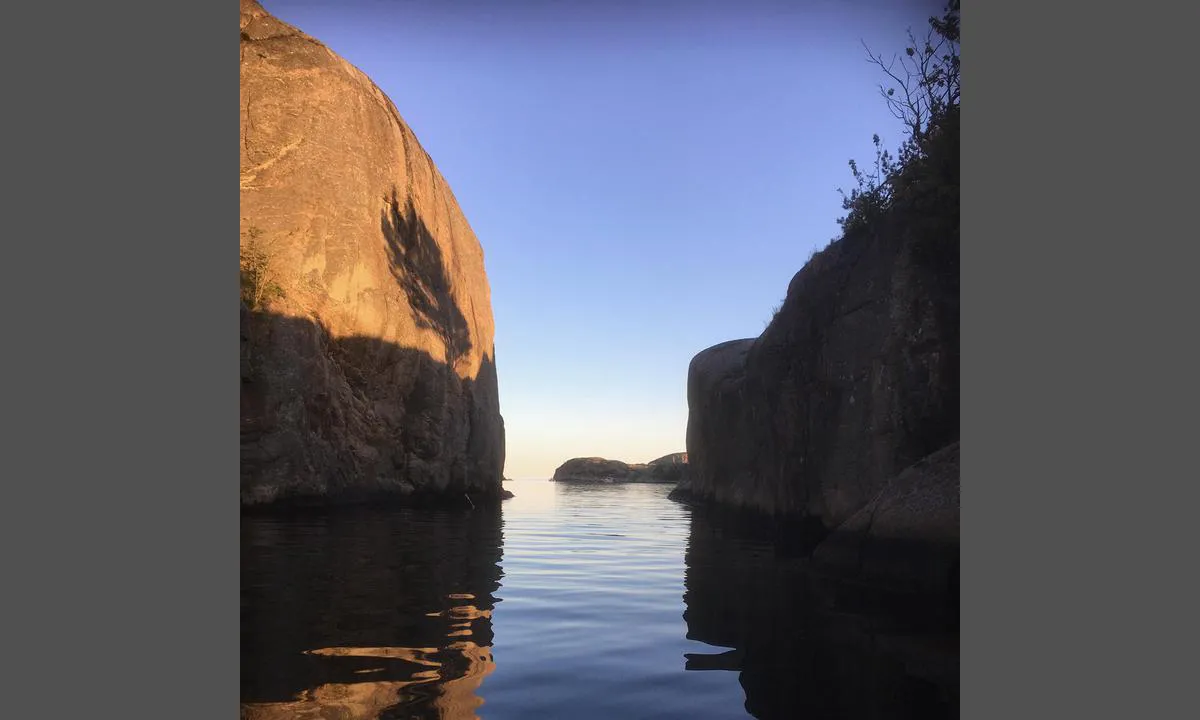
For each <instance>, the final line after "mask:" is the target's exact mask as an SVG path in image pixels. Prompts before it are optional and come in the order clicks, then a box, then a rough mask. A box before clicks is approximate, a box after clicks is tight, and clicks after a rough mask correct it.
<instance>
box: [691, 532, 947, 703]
mask: <svg viewBox="0 0 1200 720" xmlns="http://www.w3.org/2000/svg"><path fill="white" fill-rule="evenodd" d="M788 545H789V544H788V543H786V542H780V540H779V537H778V536H777V535H776V534H775V533H774V531H773V530H772V529H771V528H769V527H766V526H764V525H761V524H760V525H754V524H753V523H747V522H745V521H744V520H741V519H738V518H734V517H731V516H729V515H727V514H722V513H719V512H714V511H712V510H702V509H696V510H695V511H694V512H693V515H692V519H691V532H690V536H689V540H688V548H687V552H686V555H685V562H686V575H685V587H686V590H685V595H684V601H685V611H684V619H685V620H686V622H687V628H688V630H687V637H688V639H690V640H697V641H700V642H704V643H707V644H709V645H714V646H717V647H720V648H728V650H726V651H724V652H714V653H708V654H688V655H687V656H686V658H685V667H686V669H688V670H726V671H737V672H739V680H740V682H741V685H742V688H743V689H744V690H745V693H746V705H745V707H746V710H747V712H749V713H750V714H752V715H753V716H755V717H757V718H760V719H761V720H774V719H776V718H796V717H820V718H830V719H832V718H839V719H840V718H847V719H849V718H854V719H856V720H857V719H860V718H872V719H876V718H877V719H879V720H884V719H887V720H899V719H902V718H922V719H923V720H937V719H939V718H957V717H958V635H957V632H942V631H937V630H929V629H928V628H924V629H917V628H914V627H912V626H909V625H906V624H904V623H902V622H898V621H897V620H896V618H892V619H888V620H885V619H883V618H880V617H870V616H865V615H857V614H854V613H852V612H846V611H844V610H843V609H841V608H838V607H836V606H834V605H831V604H830V601H829V600H828V598H829V597H830V595H829V594H828V588H827V586H826V585H824V584H823V583H822V582H821V581H819V580H817V579H815V578H814V577H813V576H812V575H811V574H810V573H809V571H808V564H807V561H806V560H805V559H804V558H803V557H802V556H801V555H800V554H799V553H797V554H795V556H792V557H789V556H788V555H789V553H788V552H785V551H784V550H783V549H782V548H786V547H788Z"/></svg>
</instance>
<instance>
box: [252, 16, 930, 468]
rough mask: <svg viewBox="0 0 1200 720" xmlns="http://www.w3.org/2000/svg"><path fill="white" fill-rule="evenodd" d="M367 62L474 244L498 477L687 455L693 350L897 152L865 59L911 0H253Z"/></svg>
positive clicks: (799, 253) (756, 309)
mask: <svg viewBox="0 0 1200 720" xmlns="http://www.w3.org/2000/svg"><path fill="white" fill-rule="evenodd" d="M261 2H262V4H263V6H264V7H265V8H266V9H267V10H268V11H270V12H272V13H273V14H275V15H276V16H277V17H279V18H280V19H281V20H283V21H285V22H288V23H291V24H292V25H295V26H296V27H298V28H300V29H301V30H302V31H304V32H306V33H308V34H310V35H312V36H314V37H316V38H317V39H319V40H321V41H322V42H324V43H325V44H326V45H328V46H329V47H330V48H331V49H332V50H334V51H335V52H337V53H338V54H340V55H341V56H342V57H344V58H346V59H347V60H348V61H350V62H351V63H353V64H354V65H355V66H357V67H358V68H359V69H361V70H362V71H363V72H365V73H366V74H367V75H369V76H370V77H371V78H372V79H373V80H374V81H375V82H376V83H377V84H378V85H379V86H380V87H381V88H382V89H383V91H384V92H385V93H387V94H388V96H389V97H391V99H392V101H393V102H395V103H396V106H397V108H398V109H399V110H400V114H401V115H402V116H403V117H404V118H405V120H406V121H407V122H408V123H409V125H410V126H411V127H412V128H413V130H414V132H416V134H417V137H418V138H419V139H420V141H421V144H422V145H423V146H424V147H425V149H426V150H427V151H428V152H429V154H430V155H431V156H432V157H433V160H434V162H435V163H436V164H437V166H438V168H439V169H440V170H441V172H442V174H443V175H444V176H445V177H446V179H447V181H448V182H449V183H450V186H451V188H452V189H453V190H454V194H455V196H456V197H457V199H458V201H459V205H460V206H461V207H462V210H463V212H464V213H465V214H466V217H467V220H468V221H469V222H470V224H471V227H472V228H473V229H474V231H475V234H476V235H477V236H478V237H479V241H480V243H481V244H482V245H483V249H484V254H485V262H486V267H487V273H488V279H489V282H490V283H491V290H492V309H493V312H494V315H495V323H496V363H497V371H498V373H499V383H500V409H501V412H502V414H503V415H504V419H505V425H506V430H507V462H506V467H505V475H506V476H507V477H511V478H546V477H549V476H550V475H551V474H553V472H554V469H555V468H556V467H557V466H558V465H559V464H561V463H562V462H563V461H564V460H567V459H569V458H572V457H579V456H596V455H598V456H603V457H608V458H614V459H620V460H625V461H627V462H645V461H647V460H652V459H654V458H656V457H658V456H661V455H665V454H667V453H671V452H680V451H683V450H684V449H685V448H684V435H685V430H686V426H687V397H686V381H687V368H688V363H689V362H690V361H691V359H692V356H693V355H695V354H696V353H697V352H699V351H700V350H703V349H704V348H706V347H709V346H711V345H714V344H716V343H719V342H723V341H725V340H732V339H736V338H745V337H754V336H757V335H758V334H759V333H760V332H762V330H763V328H764V327H765V326H766V323H767V321H768V320H769V319H770V317H771V314H772V310H773V308H774V307H775V306H776V305H778V304H779V302H780V301H781V300H782V299H783V296H784V294H785V293H786V291H787V285H788V282H789V281H790V280H791V278H792V275H793V274H795V273H796V271H798V270H799V269H800V268H801V267H802V266H803V265H804V263H805V262H806V261H807V260H808V257H809V256H810V255H811V254H812V253H813V252H814V251H815V250H819V249H820V248H822V247H824V246H825V245H826V244H827V243H828V242H829V240H830V239H832V238H833V237H834V236H835V235H837V233H838V226H837V222H836V220H837V218H838V217H839V216H840V215H841V214H842V211H841V198H840V196H839V195H838V193H837V188H838V187H843V188H846V189H847V190H848V189H849V188H850V186H851V185H852V183H853V180H852V178H851V176H850V172H849V169H848V167H847V165H846V161H847V160H848V159H849V158H852V157H853V158H856V159H857V160H858V161H859V163H860V165H863V164H866V163H868V161H869V159H870V158H871V157H872V154H871V153H872V146H871V135H872V134H873V133H876V132H877V133H879V134H880V136H881V138H882V139H883V140H884V142H885V144H886V145H887V146H889V147H890V148H892V149H893V151H894V149H895V148H896V146H898V145H899V142H900V140H901V139H902V129H901V127H900V125H899V123H898V121H896V120H895V119H894V118H892V116H891V114H890V113H889V112H888V109H887V107H886V105H885V104H884V102H883V100H882V99H881V98H880V97H879V95H878V90H877V86H878V83H879V82H881V81H882V80H883V79H884V77H883V75H882V72H881V71H880V70H879V68H877V67H875V66H872V65H870V64H869V63H868V62H867V61H866V60H865V51H864V50H863V47H862V45H861V44H860V40H861V41H865V42H866V43H867V44H868V45H869V46H870V47H871V49H872V50H874V51H876V52H881V51H882V52H886V53H887V54H888V55H890V54H891V53H893V52H903V48H904V42H905V31H906V29H907V28H908V27H912V28H913V30H914V31H915V32H918V33H921V32H923V31H924V30H925V28H926V19H927V18H928V17H929V16H930V15H940V14H941V13H940V9H941V3H940V2H936V1H933V2H931V1H930V0H892V1H891V2H888V1H887V0H859V1H854V0H728V1H725V2H716V1H712V0H692V1H691V2H682V1H676V0H659V1H657V2H655V1H654V0H650V1H643V2H633V1H632V0H579V1H576V2H569V1H567V0H557V1H552V0H504V1H499V0H497V1H492V2H488V1H485V0H261Z"/></svg>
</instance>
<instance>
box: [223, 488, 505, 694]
mask: <svg viewBox="0 0 1200 720" xmlns="http://www.w3.org/2000/svg"><path fill="white" fill-rule="evenodd" d="M502 546H503V534H502V525H501V515H500V511H499V508H497V507H492V508H488V509H482V508H480V509H475V510H470V509H466V510H438V511H433V512H429V511H417V510H411V509H403V510H394V511H393V510H388V511H382V510H376V509H359V510H356V511H344V512H341V513H336V514H330V515H321V516H313V517H310V518H302V519H297V518H280V517H257V516H255V517H243V518H242V524H241V578H242V581H241V587H242V589H241V702H242V703H243V716H244V717H255V718H260V717H261V718H267V717H290V716H294V715H302V716H304V717H309V716H317V715H318V714H319V715H320V716H321V717H327V716H337V717H363V718H366V717H379V716H381V714H384V713H387V712H395V713H400V715H397V716H403V717H412V716H419V717H464V716H465V717H473V714H471V715H467V714H465V713H464V714H460V712H463V711H464V709H465V710H467V711H469V710H470V708H471V707H473V706H475V705H478V704H479V703H478V697H477V696H476V689H477V688H478V685H479V683H480V682H481V681H482V679H483V676H485V675H487V674H488V673H489V672H491V670H492V669H493V668H494V666H495V662H494V659H493V657H492V652H491V646H492V640H493V628H492V619H491V614H492V609H493V608H494V606H495V604H496V602H498V598H496V596H495V592H496V590H497V589H498V588H499V587H500V578H501V576H502V574H503V573H502V571H501V569H500V566H499V563H500V560H501V556H502ZM456 694H457V695H458V697H452V696H454V695H456ZM401 711H403V712H401ZM310 713H311V715H310ZM325 713H333V715H327V714H325Z"/></svg>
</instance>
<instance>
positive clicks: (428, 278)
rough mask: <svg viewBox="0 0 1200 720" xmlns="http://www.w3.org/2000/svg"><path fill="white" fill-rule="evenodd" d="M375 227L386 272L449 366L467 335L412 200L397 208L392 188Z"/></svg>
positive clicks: (463, 348)
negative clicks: (383, 246)
mask: <svg viewBox="0 0 1200 720" xmlns="http://www.w3.org/2000/svg"><path fill="white" fill-rule="evenodd" d="M379 227H380V230H382V232H383V237H384V240H385V241H386V243H387V251H388V264H389V269H390V270H391V272H392V275H393V276H394V277H395V278H396V281H397V282H398V283H400V287H401V288H403V290H404V294H405V295H406V296H407V297H408V302H409V304H410V305H411V306H412V308H413V311H414V312H415V313H416V320H417V325H418V326H420V327H423V328H427V329H430V330H433V331H435V332H437V333H438V335H440V336H441V337H442V339H443V340H444V341H445V343H446V348H447V353H446V354H447V357H448V358H449V360H450V364H451V365H453V364H454V362H455V361H456V360H457V359H458V358H459V357H461V356H462V355H463V354H465V353H466V352H467V351H469V350H470V349H471V333H470V328H469V327H468V326H467V319H466V317H464V316H463V313H462V310H460V309H459V308H458V306H457V305H456V304H455V303H454V302H453V300H452V297H451V294H450V278H449V276H447V274H446V264H445V260H444V258H443V257H442V249H441V248H440V247H439V246H438V244H437V240H435V239H434V237H433V233H431V232H430V231H429V227H428V226H427V225H426V224H425V221H424V220H423V219H422V218H421V216H420V215H419V214H418V213H417V210H416V208H415V207H414V206H413V202H412V199H411V198H410V199H409V200H408V201H407V203H406V204H405V205H404V207H403V208H401V206H400V201H399V199H398V198H397V195H396V189H395V188H392V196H391V199H390V201H389V203H388V207H387V208H386V209H384V210H383V212H382V213H381V216H380V221H379Z"/></svg>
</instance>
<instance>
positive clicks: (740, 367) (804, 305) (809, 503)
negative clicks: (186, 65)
mask: <svg viewBox="0 0 1200 720" xmlns="http://www.w3.org/2000/svg"><path fill="white" fill-rule="evenodd" d="M926 147H927V149H928V154H927V156H925V157H922V158H919V159H918V160H914V161H913V165H912V166H911V168H910V170H909V171H908V174H907V175H901V176H900V180H899V181H907V180H908V178H912V177H916V178H918V179H919V181H920V182H919V184H918V183H916V182H915V181H914V182H913V183H912V185H911V188H910V187H906V188H905V190H906V194H905V195H904V196H903V202H901V201H897V202H895V203H894V204H893V205H892V206H891V207H889V208H888V209H887V210H886V211H885V212H880V213H878V214H876V215H873V216H871V217H870V218H869V220H868V221H866V222H863V223H859V224H855V225H853V226H851V227H849V228H848V229H847V231H846V232H845V233H844V234H843V236H842V237H841V238H840V239H838V240H836V241H834V242H833V243H831V244H830V245H829V246H828V247H827V248H826V249H824V250H822V251H821V252H819V253H816V254H815V255H814V256H813V257H812V259H811V260H810V261H809V262H808V263H807V264H806V265H805V266H804V267H803V268H802V269H801V270H800V271H799V272H798V273H796V275H795V276H794V277H793V278H792V281H791V283H790V285H789V287H788V291H787V296H786V298H785V300H784V302H783V304H782V306H781V308H780V310H779V311H778V312H777V313H776V315H775V317H774V318H773V319H772V321H771V323H770V324H769V325H768V327H767V328H766V330H764V331H763V333H762V334H761V335H760V336H759V337H757V338H752V339H743V340H734V341H730V342H725V343H721V344H719V345H716V346H713V347H711V348H708V349H706V350H704V351H702V352H700V353H699V354H697V355H696V356H695V357H694V358H693V360H692V362H691V365H690V367H689V370H688V384H687V393H688V407H689V415H688V428H687V450H688V455H689V459H690V464H689V470H688V473H687V476H686V477H685V479H684V481H683V482H682V483H680V486H679V488H678V489H677V492H676V494H675V496H676V497H691V498H693V499H700V500H711V501H715V502H716V503H718V504H721V505H725V506H729V507H734V508H741V509H745V510H751V511H757V512H759V513H763V514H767V515H775V516H786V517H790V518H793V519H795V520H799V521H800V524H804V525H807V526H810V527H813V528H815V529H814V531H813V533H812V539H813V541H814V542H815V541H817V540H819V539H820V538H821V537H823V536H824V535H825V534H827V533H828V532H830V531H832V530H833V529H835V528H837V527H838V526H840V525H841V524H842V523H844V522H845V521H847V520H848V519H849V518H851V516H853V515H855V513H858V512H859V511H860V510H861V509H862V508H864V506H866V505H867V504H868V503H871V502H872V501H873V500H875V499H876V498H877V496H879V495H880V493H881V492H882V491H884V490H885V488H887V487H888V485H889V483H890V482H891V481H892V479H893V478H896V477H897V476H899V475H900V474H901V471H903V470H904V469H905V468H907V467H909V466H911V465H913V464H914V463H917V462H918V461H920V460H921V459H922V458H925V457H927V456H929V455H931V454H932V453H935V452H937V451H938V450H941V449H943V448H945V447H947V446H950V445H952V444H953V443H956V442H957V441H958V439H959V412H958V404H959V369H958V365H959V271H958V264H959V227H958V225H959V220H958V184H959V183H958V163H959V152H958V122H957V112H956V111H955V112H953V113H952V114H950V115H948V116H947V120H946V121H945V123H944V125H943V128H942V129H941V130H939V131H938V133H936V134H934V135H931V136H930V140H929V141H928V143H927V146H926ZM936 491H937V492H945V493H949V494H952V495H953V499H952V501H951V500H950V499H949V498H947V506H949V505H953V507H954V513H953V523H954V527H955V531H956V530H957V521H958V515H957V507H958V505H957V498H958V475H957V464H956V463H955V464H954V472H953V481H952V482H945V483H940V484H938V485H937V486H936ZM939 522H941V520H939ZM881 531H882V530H881ZM954 543H955V544H957V536H956V535H955V537H954Z"/></svg>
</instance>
